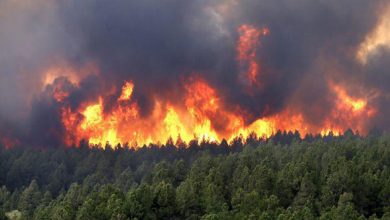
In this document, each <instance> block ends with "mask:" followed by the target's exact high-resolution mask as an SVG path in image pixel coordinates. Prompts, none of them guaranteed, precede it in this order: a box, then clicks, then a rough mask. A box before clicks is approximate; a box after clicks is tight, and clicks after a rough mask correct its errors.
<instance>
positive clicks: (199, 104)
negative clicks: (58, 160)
mask: <svg viewBox="0 0 390 220" xmlns="http://www.w3.org/2000/svg"><path fill="white" fill-rule="evenodd" d="M238 32H239V39H238V42H237V47H236V50H237V59H238V62H239V65H240V66H241V67H242V69H244V70H245V71H243V72H242V74H244V76H245V79H247V80H248V81H249V83H250V85H259V82H258V78H259V75H258V74H259V72H260V64H259V62H258V61H257V59H256V56H257V49H258V47H259V46H260V37H261V36H266V35H268V34H269V30H268V29H267V28H262V29H258V28H255V27H253V26H251V25H241V26H240V27H239V29H238ZM94 68H95V65H91V66H89V67H85V68H84V69H82V70H80V71H81V74H77V73H74V69H72V68H61V70H62V71H60V73H62V74H59V71H57V70H58V68H57V69H56V68H54V69H50V70H49V71H48V72H47V73H48V74H47V75H48V76H56V77H57V78H58V77H60V76H63V75H65V76H66V77H68V79H69V81H70V83H71V84H72V88H78V87H79V84H78V82H79V79H78V78H77V79H75V78H74V77H73V78H72V76H73V75H75V76H76V75H84V73H85V72H91V71H92V70H93V71H92V72H99V71H98V70H94ZM54 70H56V71H54ZM200 75H201V74H193V75H192V76H191V77H188V78H185V79H183V80H182V89H183V90H182V91H183V94H181V95H180V97H175V99H180V100H173V99H172V100H169V99H167V98H164V99H162V98H159V96H151V100H149V101H150V102H152V106H153V108H152V111H151V112H150V113H148V114H147V115H145V114H142V113H143V112H141V111H142V108H141V105H140V103H139V100H137V98H135V97H133V92H134V91H142V90H143V88H137V86H138V85H137V84H135V83H134V82H133V81H132V80H131V79H129V80H128V81H124V82H123V85H120V86H119V87H116V86H117V85H115V86H114V87H112V88H113V89H114V92H113V91H109V92H108V91H101V94H100V96H99V97H98V98H96V99H95V101H92V102H91V100H88V102H85V103H82V104H81V105H79V107H77V108H76V109H74V108H71V107H70V106H69V102H67V101H66V100H67V99H68V98H69V91H67V86H63V84H61V83H55V82H56V80H57V78H56V79H53V80H51V79H50V80H46V81H47V82H45V83H48V84H47V85H46V86H54V88H53V90H52V95H53V98H54V99H55V100H56V101H57V102H58V103H59V104H62V107H61V120H62V124H63V127H64V130H65V133H66V134H65V136H64V142H65V143H66V144H68V145H71V144H77V143H78V142H79V141H80V140H82V139H86V140H88V141H89V143H90V144H93V145H99V144H100V145H102V146H103V147H104V146H105V144H106V143H110V145H111V146H115V145H116V144H118V143H120V144H125V143H128V144H129V145H130V146H135V147H138V146H142V145H147V144H149V143H164V142H165V141H167V140H169V139H173V140H175V139H180V141H184V142H187V143H188V142H189V141H191V140H193V139H194V138H195V139H205V140H209V141H215V142H219V141H221V140H222V139H226V140H228V141H231V140H233V139H234V138H235V137H237V136H241V135H242V136H244V137H246V136H249V135H251V134H252V133H255V134H256V135H257V136H259V137H270V136H271V135H272V134H274V133H276V132H277V131H278V130H286V131H296V130H297V131H299V132H300V134H301V135H305V134H308V133H320V134H322V135H326V134H329V133H333V134H334V135H339V134H341V132H342V131H344V130H346V129H348V128H354V129H358V130H359V131H362V130H364V128H365V127H364V125H365V124H364V123H365V120H366V119H367V118H369V117H372V116H373V115H374V114H375V109H374V108H373V107H371V106H369V102H368V101H369V100H368V97H355V96H351V95H350V94H349V93H348V91H347V90H346V89H345V88H344V87H343V86H341V85H338V84H336V83H333V82H331V83H329V84H328V87H329V90H330V91H331V94H333V95H334V97H333V98H334V108H333V109H332V110H331V111H330V112H329V114H328V115H326V116H324V118H321V119H320V120H319V122H318V123H316V124H314V123H312V122H310V120H308V119H307V118H305V115H304V114H303V113H302V112H300V111H299V110H297V109H295V108H294V106H289V105H287V106H285V108H284V109H283V110H282V111H279V112H274V113H273V114H271V115H267V116H263V117H259V118H257V119H255V120H253V121H252V122H251V123H249V124H248V123H246V122H247V119H246V118H245V114H242V112H240V109H238V108H229V107H231V106H229V103H226V100H224V99H223V98H222V97H223V96H221V94H220V93H219V92H220V91H218V90H217V88H214V87H213V86H212V85H211V84H209V83H208V82H207V81H206V80H205V79H204V78H202V77H200ZM49 78H50V77H49ZM117 88H119V89H117ZM137 89H140V90H137ZM113 95H114V97H112V96H113ZM107 97H111V98H110V99H107ZM108 100H110V102H109V105H110V107H109V108H108V109H106V108H107V105H108V104H107V103H106V102H107V101H108ZM259 115H261V114H260V112H259Z"/></svg>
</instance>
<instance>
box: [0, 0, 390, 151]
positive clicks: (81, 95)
mask: <svg viewBox="0 0 390 220" xmlns="http://www.w3.org/2000/svg"><path fill="white" fill-rule="evenodd" d="M385 6H386V7H387V5H386V4H385V1H382V0H373V1H366V0H343V1H339V0H330V1H329V0H328V1H311V0H276V1H275V0H261V1H259V0H244V1H235V0H228V1H226V0H207V1H191V2H187V1H182V0H166V1H152V0H143V1H123V0H113V1H110V2H106V1H100V0H98V1H96V0H85V1H76V0H70V1H58V0H38V1H15V0H5V1H1V2H0V30H1V31H0V48H2V50H1V51H0V79H1V80H0V98H1V106H0V127H1V129H0V134H1V133H3V134H6V133H12V135H13V136H15V137H16V138H18V139H26V140H28V141H29V142H31V143H35V144H37V145H40V146H42V145H52V146H55V145H60V144H61V143H62V141H61V137H62V136H63V135H64V132H65V131H64V128H63V126H62V124H61V121H60V114H61V112H60V111H59V106H58V104H56V102H54V101H53V98H52V97H53V94H54V92H55V91H54V90H55V89H54V88H55V87H56V86H62V87H64V88H66V89H65V90H66V91H67V92H68V93H69V95H68V96H67V98H66V102H67V104H69V105H70V106H71V108H72V109H77V108H78V107H80V105H82V104H83V103H88V102H94V101H96V100H97V99H98V97H99V96H100V95H101V94H102V91H104V92H105V93H104V94H106V95H105V97H104V99H105V111H110V108H112V107H113V106H114V105H115V103H114V101H115V97H117V95H118V92H119V90H118V89H119V88H118V86H119V87H120V86H121V85H122V84H123V82H124V81H126V80H132V81H133V82H134V83H135V85H136V87H135V90H134V94H133V95H134V99H135V100H137V102H138V104H139V107H140V109H141V111H140V112H141V113H142V115H141V116H142V117H147V116H148V115H149V114H151V113H152V111H153V109H154V107H155V106H154V102H153V99H154V98H155V97H158V98H159V99H161V100H165V99H166V100H171V101H173V102H180V101H181V100H182V96H183V92H184V91H185V88H184V87H183V82H184V81H185V79H187V78H189V77H191V76H193V75H200V76H201V77H202V78H203V79H205V80H206V81H207V82H208V83H209V84H210V85H212V86H213V87H215V88H217V91H218V93H219V94H220V96H221V98H222V99H223V100H224V103H227V104H225V106H224V107H225V108H226V109H227V110H229V111H234V112H241V113H242V114H244V115H245V116H246V117H245V122H246V124H250V123H251V122H253V120H255V119H256V118H259V117H266V116H272V115H275V114H277V113H280V112H282V111H284V110H285V109H286V108H289V109H292V110H293V111H297V112H300V113H302V114H303V117H304V119H305V120H306V121H308V122H310V123H312V124H317V125H318V126H321V125H322V124H323V123H324V120H325V116H326V115H329V114H330V113H331V112H332V111H333V110H334V108H335V102H334V94H333V93H332V91H331V90H330V88H329V82H330V81H332V82H337V83H339V84H341V85H343V86H344V87H345V88H346V90H347V91H348V93H349V94H351V95H352V96H356V97H362V96H365V97H369V98H370V99H369V105H371V106H374V107H375V108H376V109H377V110H376V111H377V114H376V115H375V117H373V118H372V119H370V121H369V123H367V130H369V129H370V128H373V127H377V128H380V129H385V130H388V129H389V125H390V123H389V121H388V119H387V118H388V117H387V115H386V114H387V112H389V109H390V108H389V107H390V106H389V86H388V85H389V84H390V78H389V77H390V74H389V71H388V70H389V69H390V64H389V62H387V61H388V60H389V58H390V57H389V54H390V53H389V45H380V46H379V47H378V48H376V49H375V53H374V52H372V55H370V56H368V58H367V63H365V64H363V63H362V62H361V61H359V59H357V58H356V54H357V53H358V50H359V48H360V46H361V44H362V43H363V42H364V41H365V39H366V38H367V36H369V35H370V34H371V33H372V32H373V31H374V30H375V28H376V26H377V25H378V23H379V21H380V19H382V17H381V16H382V14H383V10H382V9H383V8H386V7H385ZM242 24H249V25H251V26H253V27H256V28H259V29H260V28H264V27H267V28H268V29H269V30H270V34H269V35H267V36H264V37H262V38H261V40H260V45H258V48H257V53H256V57H255V59H256V61H257V62H258V63H259V64H260V67H261V69H260V73H259V74H258V76H257V80H258V81H259V82H260V83H259V85H249V84H248V83H246V82H245V80H242V79H240V72H242V71H241V70H240V68H241V67H240V65H238V62H237V50H236V44H237V41H238V39H239V33H238V31H237V30H238V28H239V27H240V25H242ZM90 63H93V65H95V67H96V68H86V70H85V71H83V73H82V74H76V75H77V78H78V79H77V80H78V84H79V86H77V87H75V86H74V83H72V80H71V79H70V77H69V76H70V75H71V74H68V73H67V72H69V71H65V70H63V69H60V71H59V73H58V75H57V76H68V78H61V77H60V78H58V79H57V80H54V81H53V82H50V83H51V84H50V85H47V83H45V77H47V70H48V69H50V68H51V67H53V66H70V67H71V68H73V69H75V70H79V69H82V68H83V67H85V66H87V65H89V64H90ZM61 71H63V72H61ZM107 91H113V92H107ZM172 97H174V98H172ZM216 126H218V125H216Z"/></svg>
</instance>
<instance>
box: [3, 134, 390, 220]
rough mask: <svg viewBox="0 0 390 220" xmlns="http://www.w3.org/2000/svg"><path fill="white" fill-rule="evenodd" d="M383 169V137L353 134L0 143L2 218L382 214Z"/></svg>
mask: <svg viewBox="0 0 390 220" xmlns="http://www.w3.org/2000/svg"><path fill="white" fill-rule="evenodd" d="M389 166H390V136H389V135H388V134H380V135H379V134H370V135H368V136H367V137H361V136H360V135H358V134H354V133H353V132H351V131H347V132H345V133H344V134H343V135H341V136H337V137H336V136H333V135H332V134H329V135H327V136H324V137H321V136H311V135H307V136H306V137H305V138H303V139H301V138H299V133H297V132H296V133H292V132H289V133H286V132H278V133H277V134H275V135H273V136H272V137H271V138H269V139H260V138H257V137H256V136H255V135H252V136H250V137H249V138H246V139H243V138H236V139H235V140H234V141H232V142H230V143H227V142H226V141H222V142H221V143H219V144H216V143H210V142H207V141H195V140H194V141H191V142H190V143H188V144H186V143H183V142H180V141H178V142H177V143H174V142H173V141H172V140H169V141H168V142H167V143H166V144H163V145H160V146H158V145H150V146H145V147H142V148H138V149H132V148H128V147H126V146H120V145H118V146H117V147H116V148H111V147H106V148H105V149H103V148H89V147H88V145H87V143H85V142H82V143H80V146H78V147H72V148H63V147H58V148H45V149H42V150H39V149H31V148H23V147H19V148H12V149H5V148H4V147H2V148H0V169H1V170H0V185H1V188H0V207H1V212H0V216H1V217H0V219H6V218H7V217H6V215H7V216H11V215H12V214H15V212H16V213H19V214H20V216H21V218H23V219H317V218H318V219H364V218H370V219H389V218H390V168H389ZM15 210H18V211H15ZM16 216H17V215H16ZM11 217H12V216H11ZM14 217H15V216H14Z"/></svg>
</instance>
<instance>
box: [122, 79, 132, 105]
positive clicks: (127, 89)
mask: <svg viewBox="0 0 390 220" xmlns="http://www.w3.org/2000/svg"><path fill="white" fill-rule="evenodd" d="M133 89H134V84H133V83H132V82H126V83H125V85H123V87H122V94H121V96H120V97H119V99H118V100H119V101H126V100H130V98H131V95H132V94H133Z"/></svg>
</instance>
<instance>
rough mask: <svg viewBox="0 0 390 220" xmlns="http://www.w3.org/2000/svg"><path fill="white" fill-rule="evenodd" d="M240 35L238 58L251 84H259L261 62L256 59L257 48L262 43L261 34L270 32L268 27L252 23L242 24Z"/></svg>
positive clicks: (239, 30)
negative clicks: (261, 27)
mask: <svg viewBox="0 0 390 220" xmlns="http://www.w3.org/2000/svg"><path fill="white" fill-rule="evenodd" d="M238 33H239V34H240V37H239V39H238V43H237V53H238V56H237V59H238V61H239V62H240V65H241V66H242V67H244V68H245V69H247V70H246V72H245V73H244V75H245V76H246V78H247V79H248V81H249V83H250V84H251V85H254V84H257V83H258V82H257V77H258V74H259V72H260V64H259V63H258V62H257V61H256V53H257V48H258V46H259V45H260V36H265V35H268V34H269V29H268V28H263V29H257V28H255V27H253V26H251V25H246V24H244V25H241V26H240V27H239V28H238Z"/></svg>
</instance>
